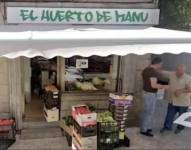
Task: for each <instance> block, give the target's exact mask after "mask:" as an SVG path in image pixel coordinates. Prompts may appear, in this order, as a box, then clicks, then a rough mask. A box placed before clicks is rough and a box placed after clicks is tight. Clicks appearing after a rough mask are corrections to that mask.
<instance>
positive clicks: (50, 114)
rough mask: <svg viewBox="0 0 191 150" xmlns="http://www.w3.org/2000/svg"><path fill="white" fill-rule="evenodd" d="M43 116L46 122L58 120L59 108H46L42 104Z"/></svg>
mask: <svg viewBox="0 0 191 150" xmlns="http://www.w3.org/2000/svg"><path fill="white" fill-rule="evenodd" d="M44 117H45V119H46V121H47V122H54V121H58V120H59V110H58V109H57V108H55V109H47V108H46V106H44Z"/></svg>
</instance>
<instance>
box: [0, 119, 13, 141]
mask: <svg viewBox="0 0 191 150" xmlns="http://www.w3.org/2000/svg"><path fill="white" fill-rule="evenodd" d="M15 134H16V124H15V120H14V119H0V138H1V139H15Z"/></svg>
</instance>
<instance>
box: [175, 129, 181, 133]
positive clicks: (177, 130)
mask: <svg viewBox="0 0 191 150" xmlns="http://www.w3.org/2000/svg"><path fill="white" fill-rule="evenodd" d="M180 132H182V130H181V129H176V130H175V131H174V133H175V134H179V133H180Z"/></svg>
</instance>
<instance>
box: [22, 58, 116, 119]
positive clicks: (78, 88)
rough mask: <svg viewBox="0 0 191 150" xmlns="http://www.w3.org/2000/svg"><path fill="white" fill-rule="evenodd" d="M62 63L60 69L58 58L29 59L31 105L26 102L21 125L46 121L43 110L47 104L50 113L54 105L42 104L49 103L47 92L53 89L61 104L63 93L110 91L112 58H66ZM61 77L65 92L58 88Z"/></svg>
mask: <svg viewBox="0 0 191 150" xmlns="http://www.w3.org/2000/svg"><path fill="white" fill-rule="evenodd" d="M64 61H65V66H63V68H62V66H60V64H59V63H58V57H55V58H52V59H45V58H43V57H34V58H32V59H30V68H31V81H30V82H31V84H30V85H31V101H30V102H25V115H24V121H47V120H46V117H45V116H44V113H45V111H44V106H45V104H46V107H47V108H48V107H49V108H51V109H52V107H53V105H52V103H53V101H52V100H50V102H49V104H47V102H45V101H46V100H45V99H49V98H48V97H47V94H46V89H48V90H54V88H56V89H57V90H59V91H60V93H59V99H58V101H61V98H60V95H61V93H62V92H68V93H86V92H93V93H96V92H100V91H109V90H111V74H112V71H113V69H112V63H113V56H108V57H99V56H91V57H88V58H87V57H86V58H85V57H81V56H73V57H71V58H65V59H64ZM60 68H62V69H63V70H64V72H65V74H60V73H58V72H59V71H60ZM58 69H59V70H58ZM61 76H64V91H61V87H60V78H61ZM25 82H26V81H25ZM114 89H115V87H114ZM53 97H54V96H53ZM50 103H51V104H50ZM47 105H51V106H47ZM59 105H60V103H59ZM57 108H59V107H57Z"/></svg>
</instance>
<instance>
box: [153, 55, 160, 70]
mask: <svg viewBox="0 0 191 150" xmlns="http://www.w3.org/2000/svg"><path fill="white" fill-rule="evenodd" d="M151 66H152V67H154V68H155V69H157V70H158V69H161V67H162V59H161V58H160V57H155V58H153V59H152V61H151Z"/></svg>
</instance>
